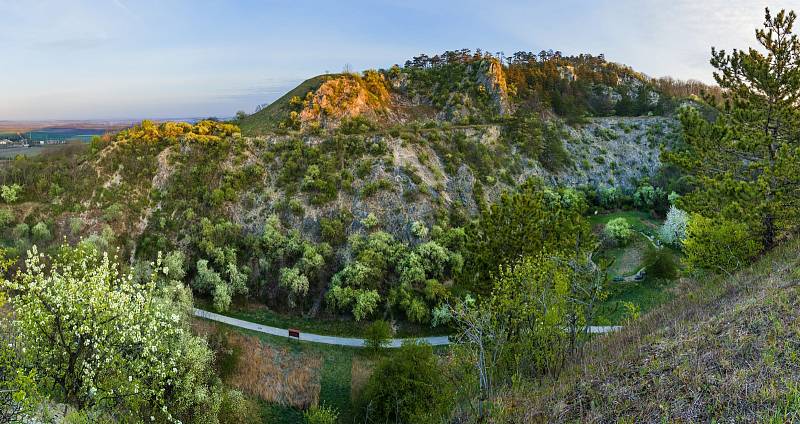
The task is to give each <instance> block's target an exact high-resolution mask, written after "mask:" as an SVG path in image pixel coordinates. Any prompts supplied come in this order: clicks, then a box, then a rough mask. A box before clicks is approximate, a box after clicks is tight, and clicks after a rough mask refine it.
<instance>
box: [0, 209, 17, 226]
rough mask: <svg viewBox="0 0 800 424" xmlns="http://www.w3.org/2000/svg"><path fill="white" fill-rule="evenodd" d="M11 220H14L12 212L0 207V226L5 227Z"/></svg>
mask: <svg viewBox="0 0 800 424" xmlns="http://www.w3.org/2000/svg"><path fill="white" fill-rule="evenodd" d="M12 222H14V212H11V209H8V208H2V209H0V228H5V227H7V226H8V225H9V224H11V223H12Z"/></svg>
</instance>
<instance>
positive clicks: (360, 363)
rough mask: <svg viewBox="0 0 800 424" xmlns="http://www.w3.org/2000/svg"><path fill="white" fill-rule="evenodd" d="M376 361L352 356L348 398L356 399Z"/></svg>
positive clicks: (370, 374)
mask: <svg viewBox="0 0 800 424" xmlns="http://www.w3.org/2000/svg"><path fill="white" fill-rule="evenodd" d="M377 363H378V361H377V360H375V359H368V358H364V357H360V356H354V357H353V364H352V366H351V371H350V375H351V377H350V399H358V398H359V397H360V395H361V392H362V391H363V390H364V387H366V385H367V382H368V381H369V378H370V377H371V376H372V372H373V371H374V370H375V366H376V365H377Z"/></svg>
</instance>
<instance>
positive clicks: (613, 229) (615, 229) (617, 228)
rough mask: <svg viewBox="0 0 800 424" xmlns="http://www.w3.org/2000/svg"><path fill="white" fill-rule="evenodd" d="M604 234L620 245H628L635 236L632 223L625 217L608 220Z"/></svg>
mask: <svg viewBox="0 0 800 424" xmlns="http://www.w3.org/2000/svg"><path fill="white" fill-rule="evenodd" d="M603 235H605V236H606V237H608V238H609V239H610V240H612V241H613V242H615V243H617V244H619V245H622V246H624V245H626V244H628V242H629V241H630V240H631V237H633V229H632V228H631V224H629V223H628V221H627V220H626V219H625V218H622V217H619V218H614V219H612V220H611V221H608V223H607V224H606V226H605V228H603Z"/></svg>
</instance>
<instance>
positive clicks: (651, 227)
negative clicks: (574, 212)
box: [589, 211, 662, 235]
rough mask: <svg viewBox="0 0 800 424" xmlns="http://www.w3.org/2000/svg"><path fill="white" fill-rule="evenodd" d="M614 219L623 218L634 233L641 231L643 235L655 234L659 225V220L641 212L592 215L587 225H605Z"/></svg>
mask: <svg viewBox="0 0 800 424" xmlns="http://www.w3.org/2000/svg"><path fill="white" fill-rule="evenodd" d="M614 218H625V219H626V220H627V221H628V223H629V224H631V227H632V228H633V229H634V230H636V231H641V232H643V233H645V234H649V235H653V234H655V232H656V230H657V229H658V227H659V226H660V225H661V222H662V221H660V220H658V219H656V218H653V217H652V216H651V215H650V214H649V213H646V212H641V211H618V212H612V213H607V214H598V215H592V216H590V217H589V223H590V224H591V225H592V227H598V226H600V225H605V224H606V223H608V221H611V220H612V219H614Z"/></svg>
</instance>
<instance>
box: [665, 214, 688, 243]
mask: <svg viewBox="0 0 800 424" xmlns="http://www.w3.org/2000/svg"><path fill="white" fill-rule="evenodd" d="M688 223H689V214H688V213H686V211H684V210H682V209H678V208H676V207H675V206H671V207H670V208H669V212H667V219H666V220H665V221H664V225H662V226H661V228H659V230H658V237H659V238H660V239H661V241H662V242H664V243H666V244H669V245H672V246H676V247H681V246H682V245H683V240H684V239H686V226H687V225H688Z"/></svg>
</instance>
